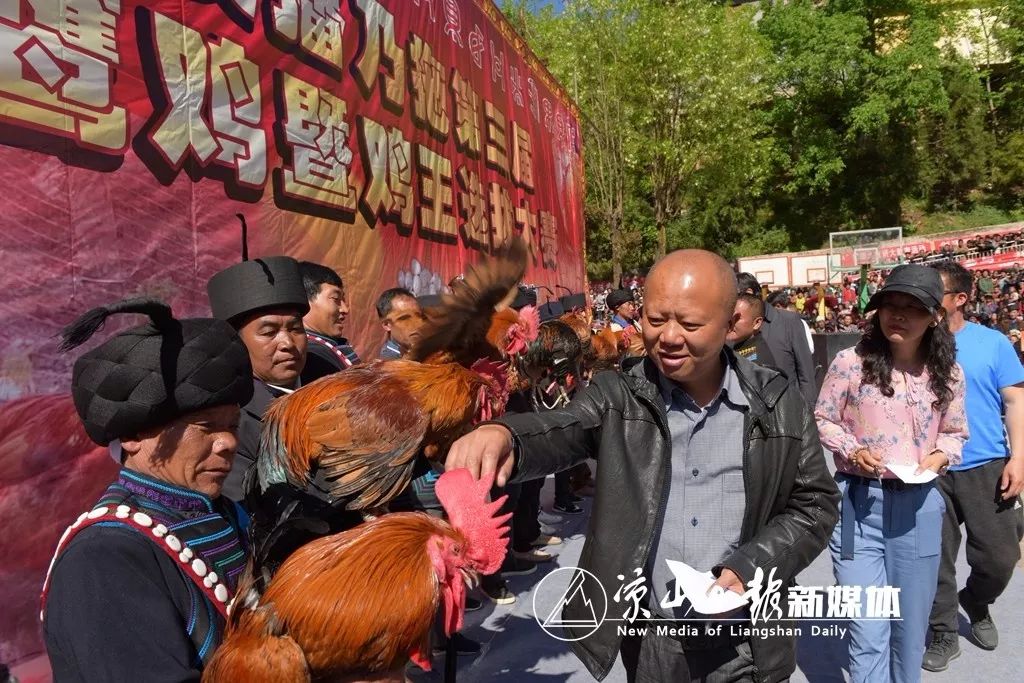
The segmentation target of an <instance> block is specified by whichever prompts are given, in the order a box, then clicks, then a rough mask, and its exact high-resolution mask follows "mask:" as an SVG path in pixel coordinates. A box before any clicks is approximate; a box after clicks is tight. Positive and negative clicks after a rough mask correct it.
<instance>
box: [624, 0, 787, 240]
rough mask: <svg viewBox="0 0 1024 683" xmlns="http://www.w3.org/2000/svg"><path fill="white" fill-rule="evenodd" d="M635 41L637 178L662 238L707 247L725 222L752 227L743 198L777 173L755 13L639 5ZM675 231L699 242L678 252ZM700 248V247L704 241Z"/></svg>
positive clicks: (684, 3) (691, 3)
mask: <svg viewBox="0 0 1024 683" xmlns="http://www.w3.org/2000/svg"><path fill="white" fill-rule="evenodd" d="M634 16H635V18H634V20H633V21H632V22H631V24H630V32H629V36H628V45H629V53H628V57H629V61H630V65H631V66H630V68H631V69H633V70H634V73H636V74H637V77H638V78H637V81H636V83H635V87H634V88H633V90H632V95H633V100H634V102H633V106H632V107H631V109H632V113H633V119H632V122H631V123H632V127H633V132H634V133H635V134H636V135H637V136H638V138H639V144H637V146H636V158H635V164H636V171H637V172H638V177H639V179H640V187H641V189H642V191H644V192H645V193H647V194H649V196H650V201H651V204H652V209H653V215H654V222H655V228H656V231H657V240H656V248H655V253H654V257H658V256H663V255H664V254H665V253H666V251H667V249H668V248H669V247H670V246H671V247H678V246H683V245H684V244H685V245H686V246H699V245H700V244H702V243H705V242H706V241H707V240H706V239H704V235H705V234H709V233H710V232H711V231H712V230H713V227H715V226H716V225H717V224H718V223H720V222H723V219H726V220H725V221H724V222H729V220H728V218H731V219H733V220H735V219H737V218H738V219H740V220H743V219H745V217H746V216H745V214H744V212H742V211H740V212H734V211H726V209H727V208H733V209H734V208H735V207H736V204H735V202H734V200H735V199H736V198H737V197H740V196H743V195H744V194H747V195H748V196H749V195H750V194H751V193H754V192H756V190H757V189H758V188H759V186H760V184H761V182H762V180H763V179H764V177H765V175H766V173H767V168H768V141H767V140H766V139H765V137H764V135H763V134H764V132H765V127H764V125H763V121H762V118H761V117H760V116H759V115H758V114H757V112H756V108H757V107H759V106H761V105H762V104H764V103H765V102H766V101H767V100H768V95H769V91H768V88H767V84H766V83H765V81H764V80H763V79H762V78H761V77H760V70H761V68H762V65H763V64H764V63H765V62H766V61H767V58H768V54H769V53H768V51H767V49H766V46H765V41H764V40H763V39H762V38H761V36H760V35H759V34H758V32H757V29H756V28H755V26H754V23H753V21H752V17H753V12H752V11H750V10H749V9H743V10H737V11H726V10H725V9H723V8H721V7H718V6H715V5H713V4H709V3H708V2H706V0H679V1H678V2H665V1H664V0H662V1H657V0H652V1H649V2H643V3H637V5H636V12H635V15H634ZM670 225H675V226H676V228H677V230H676V231H675V232H676V233H677V234H678V228H679V227H681V226H685V227H686V228H688V229H689V231H691V232H694V231H695V232H697V233H698V234H697V235H696V237H698V239H696V240H695V239H693V237H694V235H692V234H691V235H690V236H689V237H690V239H686V238H685V237H684V239H682V240H678V239H677V240H675V241H674V242H673V243H671V244H670V240H669V233H670V229H669V226H670ZM695 242H696V243H695Z"/></svg>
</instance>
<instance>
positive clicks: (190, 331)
mask: <svg viewBox="0 0 1024 683" xmlns="http://www.w3.org/2000/svg"><path fill="white" fill-rule="evenodd" d="M116 313H141V314H145V315H148V316H149V317H150V322H149V323H148V324H145V325H142V326H140V327H135V328H132V329H130V330H127V331H125V332H121V333H120V334H117V335H115V336H114V337H112V338H111V339H109V340H108V341H106V342H105V343H103V344H101V345H100V346H98V347H96V348H95V349H93V350H92V351H89V352H88V353H86V354H84V355H82V356H81V357H80V358H79V359H78V360H77V362H76V363H75V367H74V373H73V376H72V395H73V399H74V403H75V408H76V409H77V411H78V414H79V416H80V417H81V419H82V422H83V424H84V426H85V430H86V432H87V433H88V435H89V437H90V438H91V439H92V440H93V441H95V442H96V443H98V444H100V445H107V444H109V443H110V442H112V441H114V440H118V441H119V443H120V452H121V464H122V469H121V472H120V474H119V475H118V477H117V480H116V481H114V483H112V484H111V485H110V486H109V487H108V488H107V490H106V491H105V492H104V494H103V495H102V496H101V497H100V499H99V501H98V502H97V503H96V505H95V506H94V507H93V508H92V509H91V510H90V511H88V512H86V513H84V514H82V515H81V516H80V517H79V518H78V520H77V521H76V522H75V523H74V524H72V525H71V527H69V528H68V530H67V531H66V532H65V534H64V536H63V537H62V538H61V540H60V543H59V544H58V546H57V550H56V552H55V555H54V561H53V563H52V564H51V568H50V571H49V572H48V574H47V579H46V583H45V585H44V588H43V598H42V615H41V616H42V619H43V631H44V636H45V639H46V647H47V650H48V653H49V657H50V663H51V666H52V669H53V677H54V680H55V681H90V682H92V681H111V682H118V683H119V682H121V681H142V680H146V681H155V680H160V681H184V680H195V681H198V680H199V677H200V675H201V672H202V668H203V666H204V665H205V664H206V662H208V661H209V659H210V656H211V655H212V653H213V651H214V649H215V648H216V647H217V645H218V644H219V642H220V639H221V635H222V634H223V631H224V625H225V618H226V614H227V611H226V610H227V604H228V602H229V601H230V600H231V597H232V595H233V594H234V592H235V588H236V582H237V580H238V576H239V575H240V574H241V572H242V569H243V568H244V565H245V561H246V546H245V543H244V540H243V535H242V534H241V532H240V525H239V510H238V508H237V506H236V505H235V504H234V503H232V502H231V501H230V500H227V499H225V498H223V497H221V496H220V493H221V488H222V486H223V484H224V481H225V479H226V478H227V476H228V472H229V471H230V469H231V464H232V461H233V459H234V454H235V447H236V445H237V443H238V442H237V439H236V436H235V433H236V430H237V428H238V417H239V406H241V405H244V404H246V403H247V402H248V401H249V399H250V398H251V396H252V390H253V387H252V382H251V381H250V379H249V377H250V375H251V372H252V368H251V366H250V364H249V354H248V353H247V352H246V348H245V346H244V345H243V344H242V341H241V339H239V337H238V335H237V334H236V333H235V331H234V330H233V329H232V328H231V326H230V325H228V324H227V323H225V322H223V321H221V320H214V319H211V318H200V319H190V320H176V319H175V318H174V317H172V315H171V309H170V308H169V307H168V306H166V305H165V304H163V303H161V302H159V301H156V300H153V299H133V300H128V301H122V302H120V303H117V304H114V305H111V306H107V307H102V308H97V309H93V310H92V311H89V312H88V313H86V314H85V315H84V316H82V317H81V318H79V320H78V321H76V322H75V323H73V324H72V325H71V326H70V327H68V328H67V329H66V330H65V332H64V344H63V345H62V348H63V349H64V350H68V349H71V348H74V347H76V346H78V345H80V344H82V343H84V342H85V341H87V340H88V339H89V338H90V337H91V336H92V335H93V333H94V332H96V331H97V330H98V329H99V328H100V327H101V326H102V325H103V323H104V322H105V320H106V318H107V317H108V316H110V315H112V314H116Z"/></svg>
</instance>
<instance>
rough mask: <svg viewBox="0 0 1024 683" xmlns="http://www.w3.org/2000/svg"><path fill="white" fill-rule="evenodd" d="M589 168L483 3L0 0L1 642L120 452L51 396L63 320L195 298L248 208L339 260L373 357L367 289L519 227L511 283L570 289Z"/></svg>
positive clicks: (399, 280) (271, 248) (543, 85)
mask: <svg viewBox="0 0 1024 683" xmlns="http://www.w3.org/2000/svg"><path fill="white" fill-rule="evenodd" d="M582 173H583V169H582V163H581V156H580V139H579V126H578V115H577V112H576V110H575V107H574V106H573V104H572V103H571V101H570V100H569V98H568V97H567V96H566V95H565V93H564V91H563V90H562V89H561V88H560V87H559V86H558V84H557V83H555V82H554V80H553V79H552V78H551V77H550V75H549V74H548V73H547V72H546V71H545V70H544V69H543V67H542V66H541V65H540V64H539V63H538V62H537V60H536V58H535V57H534V56H533V55H532V54H531V53H530V52H529V50H528V49H527V48H526V46H525V45H524V44H523V42H522V40H521V39H520V38H519V37H518V36H517V35H516V34H515V33H514V31H513V30H512V29H511V27H510V26H509V25H508V23H507V22H506V21H505V19H504V18H503V17H502V16H501V14H500V12H498V10H497V9H496V8H495V6H494V5H493V4H492V2H490V0H390V1H389V0H205V1H201V0H196V1H194V2H182V1H181V0H153V1H145V0H120V1H119V2H118V1H117V0H62V1H61V2H56V1H55V0H20V2H19V1H17V0H16V1H15V2H13V3H7V4H5V6H4V8H3V9H0V187H2V189H3V199H2V202H3V211H2V212H0V226H2V230H0V265H2V267H0V291H2V292H3V296H0V311H2V314H3V321H4V324H3V325H2V326H0V401H3V402H4V403H2V404H0V426H2V427H3V429H4V430H5V432H2V433H0V463H2V464H3V467H2V469H0V508H2V509H3V510H6V511H8V512H9V513H10V515H11V516H5V517H4V519H5V524H4V527H5V530H4V536H5V540H4V547H3V553H2V554H0V556H2V557H3V558H4V559H3V563H4V565H5V566H3V567H0V579H2V580H0V602H2V604H4V605H5V609H4V612H5V617H4V619H2V620H0V660H6V661H12V660H16V659H18V658H20V657H22V656H25V655H26V654H29V653H31V652H33V651H38V649H39V647H40V644H39V640H38V637H37V634H36V630H35V625H34V622H33V620H34V618H35V612H36V609H35V599H36V595H37V592H38V587H39V585H40V582H41V580H42V572H43V571H44V570H45V565H46V562H47V561H48V559H49V552H50V551H51V549H52V547H53V546H54V545H55V541H56V538H57V536H58V535H59V532H60V530H62V529H63V527H64V526H65V525H66V524H67V523H68V522H69V521H71V520H73V518H74V517H75V516H76V515H77V513H78V512H79V511H81V509H82V508H83V507H84V506H86V505H88V504H89V503H90V502H91V501H90V499H91V498H93V497H95V495H96V493H97V490H98V488H100V487H101V484H102V483H103V482H105V481H107V480H109V477H110V475H111V471H112V463H110V461H109V460H105V459H104V457H102V455H101V456H99V457H98V456H97V451H96V450H94V449H91V448H90V447H89V445H88V444H87V443H86V442H84V441H82V439H81V436H82V435H81V433H80V432H77V431H76V430H77V427H76V426H75V421H74V420H73V419H71V418H72V417H73V412H69V411H71V407H70V404H69V403H68V402H67V400H66V399H65V398H63V397H62V395H63V394H64V393H65V392H66V391H67V387H68V380H69V377H70V368H71V364H72V362H73V357H69V356H62V355H60V354H58V353H57V351H56V342H55V339H54V335H55V334H56V333H57V332H58V331H59V330H60V328H61V327H62V326H63V325H65V324H67V323H68V322H69V321H70V320H72V319H73V318H74V317H75V316H76V315H77V314H79V313H81V312H83V311H84V310H86V309H88V308H90V307H92V306H95V305H98V304H102V303H107V302H110V301H112V300H116V299H119V298H122V297H125V296H129V295H138V294H150V295H157V296H160V297H162V298H163V299H165V300H166V301H168V302H169V303H171V304H172V306H173V307H174V310H175V312H176V313H177V314H178V315H179V316H188V315H207V314H208V311H209V309H208V305H207V301H206V291H205V287H206V281H207V279H208V278H209V277H210V276H211V275H212V274H213V273H215V272H216V271H217V270H219V269H221V268H223V267H225V266H226V265H229V264H230V263H232V262H235V261H237V260H238V259H239V258H240V254H239V252H240V248H239V241H240V231H239V227H238V221H237V219H236V218H235V214H236V213H242V214H244V215H245V216H246V217H247V219H248V223H249V235H250V237H249V249H250V255H252V256H261V255H271V254H279V253H285V254H290V255H293V256H295V257H297V258H302V259H308V260H313V261H317V262H320V263H324V264H327V265H330V266H332V267H334V268H335V269H337V270H338V272H339V273H340V274H341V276H342V278H343V279H344V281H345V284H346V289H347V292H348V296H349V300H350V305H351V307H352V309H353V311H352V315H351V317H350V318H349V322H348V327H347V329H346V333H347V335H348V336H349V337H350V338H351V339H352V341H353V343H354V345H355V347H356V349H357V350H358V351H359V352H360V353H361V354H362V355H363V356H365V357H373V356H375V355H376V353H377V351H378V349H379V346H380V344H381V342H382V335H381V333H380V332H379V329H378V327H377V325H376V322H375V316H374V312H373V303H374V301H375V299H376V297H377V295H378V294H379V293H380V292H381V291H383V290H384V289H387V288H389V287H393V286H396V285H404V286H407V287H409V288H411V289H413V290H414V291H415V292H416V293H417V294H425V293H433V292H437V291H439V290H440V288H441V287H442V286H443V285H444V284H445V283H447V282H448V281H449V280H450V279H451V278H452V277H454V276H455V275H457V274H459V273H460V272H462V271H463V270H464V268H465V266H466V264H467V263H469V262H472V261H475V260H477V259H479V258H481V257H482V256H483V255H485V254H488V253H491V252H493V251H494V250H495V249H497V248H500V246H501V245H502V244H504V243H505V242H506V241H507V240H509V239H510V238H511V237H512V236H513V235H522V236H523V237H524V238H526V239H527V241H528V243H529V244H530V245H531V254H532V265H531V267H530V269H529V271H528V274H527V278H526V281H527V282H529V283H536V284H542V285H546V286H548V287H551V288H552V289H554V288H555V287H554V286H555V285H556V284H557V285H561V286H564V287H568V288H570V289H572V290H573V291H582V289H583V287H584V284H585V283H584V264H583V208H582V206H583V176H582ZM556 291H560V290H556ZM543 299H544V297H543V296H542V297H541V300H542V301H543ZM99 336H100V337H102V338H105V337H106V336H107V335H106V334H101V335H99ZM40 396H41V397H42V398H36V397H40ZM30 418H32V419H30ZM58 429H60V430H64V431H63V432H58V431H54V430H58ZM40 430H42V431H44V432H48V433H47V436H48V437H50V438H47V439H36V438H35V437H36V436H38V435H39V433H40ZM29 459H31V462H32V463H33V465H32V466H31V467H28V466H27V465H24V464H23V463H25V462H27V461H28V460H29ZM11 615H13V617H12V616H11Z"/></svg>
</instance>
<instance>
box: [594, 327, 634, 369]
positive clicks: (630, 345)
mask: <svg viewBox="0 0 1024 683" xmlns="http://www.w3.org/2000/svg"><path fill="white" fill-rule="evenodd" d="M637 341H639V342H640V349H639V354H637V352H636V351H635V349H636V347H637V344H636V342H637ZM642 343H643V340H642V339H640V338H639V337H638V336H637V335H636V330H635V329H634V328H632V327H627V328H625V329H623V330H619V331H618V332H616V331H614V330H612V328H611V325H608V326H606V327H604V328H603V329H602V330H601V331H600V332H598V333H597V334H595V335H594V336H593V338H592V339H591V344H592V346H593V350H594V365H593V370H594V372H600V371H601V370H614V369H615V368H617V367H618V366H619V363H620V362H621V361H622V357H623V356H624V355H626V354H627V352H630V355H642V353H643V347H642Z"/></svg>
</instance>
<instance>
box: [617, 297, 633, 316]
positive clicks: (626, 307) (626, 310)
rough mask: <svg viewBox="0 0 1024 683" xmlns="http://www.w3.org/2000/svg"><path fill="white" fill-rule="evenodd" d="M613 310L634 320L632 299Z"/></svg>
mask: <svg viewBox="0 0 1024 683" xmlns="http://www.w3.org/2000/svg"><path fill="white" fill-rule="evenodd" d="M615 312H616V313H618V314H619V315H621V316H622V317H623V318H625V319H626V320H636V304H635V303H634V302H632V301H627V302H626V303H624V304H622V305H621V306H619V307H618V308H617V309H615Z"/></svg>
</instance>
